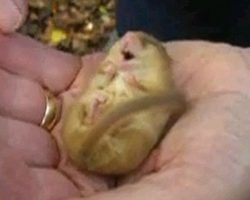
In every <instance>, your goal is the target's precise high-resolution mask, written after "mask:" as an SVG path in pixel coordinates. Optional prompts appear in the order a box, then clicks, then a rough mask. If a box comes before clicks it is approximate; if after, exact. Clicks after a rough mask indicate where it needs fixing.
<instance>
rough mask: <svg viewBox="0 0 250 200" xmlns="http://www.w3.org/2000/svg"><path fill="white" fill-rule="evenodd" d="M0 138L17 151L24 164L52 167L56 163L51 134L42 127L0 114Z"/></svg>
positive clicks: (54, 147) (56, 153)
mask: <svg viewBox="0 0 250 200" xmlns="http://www.w3.org/2000/svg"><path fill="white" fill-rule="evenodd" d="M0 127H1V134H0V140H1V141H4V142H5V143H7V144H8V145H9V146H10V148H12V149H14V150H16V152H18V155H19V157H21V158H23V160H24V161H25V163H26V164H28V165H31V166H39V167H53V166H56V165H57V164H58V159H59V155H58V151H57V147H56V144H55V142H54V141H53V139H52V138H51V136H50V135H49V134H48V133H47V132H46V131H44V130H43V129H42V128H39V127H37V126H34V125H32V124H29V123H25V122H21V121H16V120H11V119H7V118H4V117H1V116H0Z"/></svg>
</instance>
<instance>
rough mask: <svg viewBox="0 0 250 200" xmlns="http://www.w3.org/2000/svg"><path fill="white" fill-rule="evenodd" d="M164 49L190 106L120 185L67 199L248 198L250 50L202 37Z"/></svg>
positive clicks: (179, 86) (249, 183) (173, 43)
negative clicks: (105, 190) (211, 41)
mask: <svg viewBox="0 0 250 200" xmlns="http://www.w3.org/2000/svg"><path fill="white" fill-rule="evenodd" d="M166 47H167V50H168V53H169V55H170V57H171V58H172V59H173V62H172V65H171V67H172V69H173V72H174V79H175V82H176V84H177V86H178V88H179V90H180V91H181V92H182V93H183V95H184V96H185V97H186V99H187V101H188V103H189V104H190V109H189V110H188V111H187V113H186V114H185V115H184V116H183V117H182V118H181V119H180V120H179V121H178V122H177V123H176V124H175V125H174V127H173V128H172V129H171V131H170V132H169V133H168V134H167V136H166V137H165V138H164V139H163V141H162V142H161V145H160V146H159V147H158V148H157V149H156V150H155V151H154V152H153V153H152V155H151V157H150V158H149V160H148V161H147V162H146V163H145V165H144V166H142V168H140V169H139V170H138V171H137V172H135V173H133V174H131V175H129V176H128V177H126V178H125V179H124V180H123V181H122V185H121V186H120V187H118V188H116V189H113V190H110V191H108V192H103V193H99V194H97V195H94V196H91V197H89V198H71V199H70V200H81V199H84V200H110V199H111V200H112V199H119V200H125V199H126V200H127V199H131V200H140V199H143V200H145V199H146V200H151V199H158V200H161V199H162V200H165V199H169V200H176V199H190V200H194V199H204V200H206V199H213V200H216V199H218V200H219V199H220V200H231V199H232V200H234V199H247V197H249V196H250V194H249V191H250V177H249V176H250V175H249V169H250V168H249V166H250V159H249V153H250V146H249V142H250V135H249V130H250V117H249V114H248V113H249V111H250V101H249V95H250V89H249V84H250V73H249V67H250V66H249V63H250V50H249V49H242V48H238V47H233V46H230V45H227V44H215V43H209V42H201V41H196V42H194V41H185V42H172V43H168V44H167V45H166Z"/></svg>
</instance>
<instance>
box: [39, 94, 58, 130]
mask: <svg viewBox="0 0 250 200" xmlns="http://www.w3.org/2000/svg"><path fill="white" fill-rule="evenodd" d="M45 96H46V109H45V113H44V116H43V119H42V122H41V124H40V125H41V127H43V128H45V129H46V130H51V129H52V128H53V127H54V126H55V124H56V122H57V119H58V114H59V109H58V101H57V99H56V97H55V96H54V95H53V94H51V93H50V92H49V91H47V90H45Z"/></svg>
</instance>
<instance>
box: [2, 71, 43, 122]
mask: <svg viewBox="0 0 250 200" xmlns="http://www.w3.org/2000/svg"><path fill="white" fill-rule="evenodd" d="M0 91H1V93H0V114H1V115H3V116H8V117H11V118H16V119H20V120H23V121H27V122H32V123H35V124H40V122H41V121H42V118H43V114H44V111H45V104H46V99H45V94H44V91H43V90H42V88H41V87H40V86H39V85H38V84H37V83H35V82H33V81H31V80H28V79H24V78H22V77H20V76H17V75H13V74H10V73H8V72H5V71H4V70H1V69H0Z"/></svg>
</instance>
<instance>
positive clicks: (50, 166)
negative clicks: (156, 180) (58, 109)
mask: <svg viewBox="0 0 250 200" xmlns="http://www.w3.org/2000/svg"><path fill="white" fill-rule="evenodd" d="M11 3H16V4H15V6H14V8H10V4H11ZM17 10H18V14H16V13H15V12H16V11H17ZM25 15H26V2H25V1H23V0H13V1H10V0H6V1H3V2H1V6H0V30H1V31H0V91H1V92H0V128H1V133H0V154H1V155H0V177H1V178H0V199H10V200H15V199H18V200H27V199H37V200H38V199H41V200H52V199H62V198H67V197H73V196H75V197H77V196H79V195H80V193H79V191H78V190H77V188H76V187H75V186H74V184H73V183H72V182H71V181H70V180H69V179H68V178H66V176H64V175H63V174H62V173H61V172H59V171H58V170H57V169H56V167H57V165H58V162H59V159H60V158H59V152H58V147H57V144H56V142H55V141H54V140H53V138H52V136H51V134H49V133H48V132H47V131H45V130H44V129H42V128H41V127H40V126H39V124H40V123H41V120H42V118H43V114H44V111H45V95H44V91H43V87H46V88H48V89H49V90H50V91H52V92H53V93H54V94H55V95H57V96H60V94H61V93H62V92H64V91H65V90H66V89H67V88H68V87H69V85H70V84H71V82H72V81H73V80H74V79H75V76H76V74H77V73H78V72H79V70H80V69H81V68H83V64H84V65H85V64H86V65H88V66H94V65H95V64H96V63H95V62H98V59H97V61H95V59H94V58H95V57H96V56H86V57H84V58H82V59H81V58H80V57H76V56H73V55H69V54H66V53H62V52H59V51H56V50H52V49H50V48H48V47H45V46H44V45H42V44H39V43H37V42H35V41H33V40H31V39H30V38H28V37H24V36H21V35H19V34H16V33H12V32H13V31H14V30H15V29H17V28H18V26H19V25H21V22H22V21H23V19H24V18H25ZM6 33H9V35H6Z"/></svg>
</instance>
